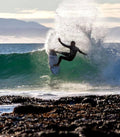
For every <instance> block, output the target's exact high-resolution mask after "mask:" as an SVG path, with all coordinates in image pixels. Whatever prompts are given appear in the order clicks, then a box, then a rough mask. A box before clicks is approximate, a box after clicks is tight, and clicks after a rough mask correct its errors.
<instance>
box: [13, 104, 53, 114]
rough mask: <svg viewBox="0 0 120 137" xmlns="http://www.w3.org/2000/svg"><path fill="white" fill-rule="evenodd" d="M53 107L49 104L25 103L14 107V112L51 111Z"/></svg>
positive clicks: (36, 112)
mask: <svg viewBox="0 0 120 137" xmlns="http://www.w3.org/2000/svg"><path fill="white" fill-rule="evenodd" d="M52 109H53V108H52V107H48V106H44V107H42V106H37V105H23V106H18V107H15V108H14V113H17V114H39V113H45V112H49V111H51V110H52Z"/></svg>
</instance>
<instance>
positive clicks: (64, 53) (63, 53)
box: [56, 51, 70, 56]
mask: <svg viewBox="0 0 120 137" xmlns="http://www.w3.org/2000/svg"><path fill="white" fill-rule="evenodd" d="M56 53H59V54H62V55H64V56H69V55H70V53H67V52H60V51H56Z"/></svg>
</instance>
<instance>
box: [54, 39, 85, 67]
mask: <svg viewBox="0 0 120 137" xmlns="http://www.w3.org/2000/svg"><path fill="white" fill-rule="evenodd" d="M58 41H59V42H60V43H61V44H62V45H63V46H64V47H66V48H69V49H70V53H68V52H59V51H56V53H60V54H62V55H64V56H60V57H59V60H58V63H57V64H55V65H54V66H59V64H60V63H61V61H62V60H67V61H72V60H73V59H74V58H75V56H76V54H77V52H80V53H81V54H83V55H87V54H86V53H84V52H82V51H81V50H80V49H79V48H78V47H76V46H75V41H71V44H70V46H68V45H66V44H64V43H63V42H61V39H60V38H58Z"/></svg>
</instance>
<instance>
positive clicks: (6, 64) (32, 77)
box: [0, 51, 98, 87]
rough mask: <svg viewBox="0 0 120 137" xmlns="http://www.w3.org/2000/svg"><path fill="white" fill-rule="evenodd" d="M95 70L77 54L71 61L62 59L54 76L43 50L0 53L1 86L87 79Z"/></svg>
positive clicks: (35, 84) (45, 83) (34, 84)
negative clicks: (57, 72)
mask: <svg viewBox="0 0 120 137" xmlns="http://www.w3.org/2000/svg"><path fill="white" fill-rule="evenodd" d="M97 71H98V69H97V67H96V66H94V65H93V64H91V63H90V62H89V61H88V60H87V59H85V58H83V57H82V56H77V57H76V58H75V59H74V61H72V62H67V61H62V62H61V65H60V74H59V75H57V76H55V75H53V74H52V73H51V72H50V69H49V65H48V56H47V54H46V52H45V51H36V52H30V53H23V54H4V55H0V86H1V87H16V86H22V85H28V86H40V87H41V86H42V87H45V86H47V85H51V84H56V83H59V82H61V83H62V82H72V81H73V82H82V81H89V79H91V77H92V76H93V75H96V74H97Z"/></svg>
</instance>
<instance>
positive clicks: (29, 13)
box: [0, 9, 55, 20]
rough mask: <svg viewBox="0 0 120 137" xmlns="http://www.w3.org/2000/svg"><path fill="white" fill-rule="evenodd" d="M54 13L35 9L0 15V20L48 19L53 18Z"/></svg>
mask: <svg viewBox="0 0 120 137" xmlns="http://www.w3.org/2000/svg"><path fill="white" fill-rule="evenodd" d="M54 16H55V12H54V11H41V10H37V9H33V10H22V11H18V12H17V13H3V12H2V13H0V18H15V19H23V20H24V19H49V18H54Z"/></svg>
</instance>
